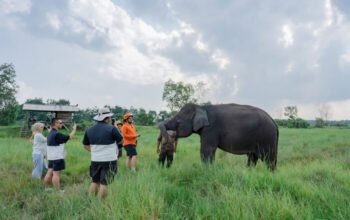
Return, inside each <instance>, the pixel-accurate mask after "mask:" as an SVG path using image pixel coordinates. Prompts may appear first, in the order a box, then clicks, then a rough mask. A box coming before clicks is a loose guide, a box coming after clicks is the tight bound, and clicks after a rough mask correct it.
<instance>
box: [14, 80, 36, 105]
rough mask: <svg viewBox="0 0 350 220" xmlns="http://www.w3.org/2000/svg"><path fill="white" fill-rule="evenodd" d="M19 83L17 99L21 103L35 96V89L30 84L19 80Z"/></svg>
mask: <svg viewBox="0 0 350 220" xmlns="http://www.w3.org/2000/svg"><path fill="white" fill-rule="evenodd" d="M17 85H18V86H19V89H18V92H17V100H18V102H19V103H24V102H25V101H26V100H27V99H30V98H34V97H33V95H34V90H33V88H31V87H30V86H28V85H27V84H26V83H25V82H22V81H18V82H17Z"/></svg>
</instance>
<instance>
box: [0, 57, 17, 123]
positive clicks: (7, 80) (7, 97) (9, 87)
mask: <svg viewBox="0 0 350 220" xmlns="http://www.w3.org/2000/svg"><path fill="white" fill-rule="evenodd" d="M15 77H16V71H15V67H14V66H13V65H12V64H7V63H5V64H2V65H1V66H0V124H1V125H9V124H11V123H13V122H14V121H15V118H16V115H17V111H18V103H17V101H16V93H17V89H18V86H17V84H16V81H15Z"/></svg>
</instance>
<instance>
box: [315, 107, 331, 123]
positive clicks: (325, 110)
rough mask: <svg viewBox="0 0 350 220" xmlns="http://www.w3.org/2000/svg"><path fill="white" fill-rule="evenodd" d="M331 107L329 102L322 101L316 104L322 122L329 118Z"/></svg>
mask: <svg viewBox="0 0 350 220" xmlns="http://www.w3.org/2000/svg"><path fill="white" fill-rule="evenodd" d="M331 111H332V107H331V105H330V104H327V103H322V104H320V105H319V106H318V112H319V113H320V118H321V119H322V120H323V122H324V123H326V121H327V120H328V119H329V116H330V115H331Z"/></svg>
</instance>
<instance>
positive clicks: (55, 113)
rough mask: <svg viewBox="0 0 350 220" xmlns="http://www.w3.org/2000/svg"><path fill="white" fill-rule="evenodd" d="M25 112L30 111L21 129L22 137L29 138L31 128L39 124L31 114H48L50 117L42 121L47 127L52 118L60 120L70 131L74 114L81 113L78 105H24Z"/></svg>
mask: <svg viewBox="0 0 350 220" xmlns="http://www.w3.org/2000/svg"><path fill="white" fill-rule="evenodd" d="M23 111H28V115H27V120H26V121H25V123H24V124H23V125H22V127H21V131H20V135H21V137H28V136H30V134H31V126H32V125H33V124H34V123H35V122H38V121H37V120H36V119H35V118H33V117H31V114H30V113H31V112H46V113H48V117H47V120H46V121H40V122H41V123H44V124H45V126H47V125H49V124H50V122H51V119H52V118H59V119H61V120H62V122H63V127H65V128H66V129H68V127H71V126H72V124H73V113H74V112H77V111H79V108H78V106H77V105H39V104H24V105H23Z"/></svg>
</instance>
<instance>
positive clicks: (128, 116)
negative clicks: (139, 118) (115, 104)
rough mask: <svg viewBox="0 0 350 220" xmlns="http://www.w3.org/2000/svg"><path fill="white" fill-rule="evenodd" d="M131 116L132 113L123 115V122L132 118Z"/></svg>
mask: <svg viewBox="0 0 350 220" xmlns="http://www.w3.org/2000/svg"><path fill="white" fill-rule="evenodd" d="M133 116H134V115H133V114H132V113H130V112H128V113H126V114H125V115H124V120H127V119H128V118H130V117H133Z"/></svg>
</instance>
